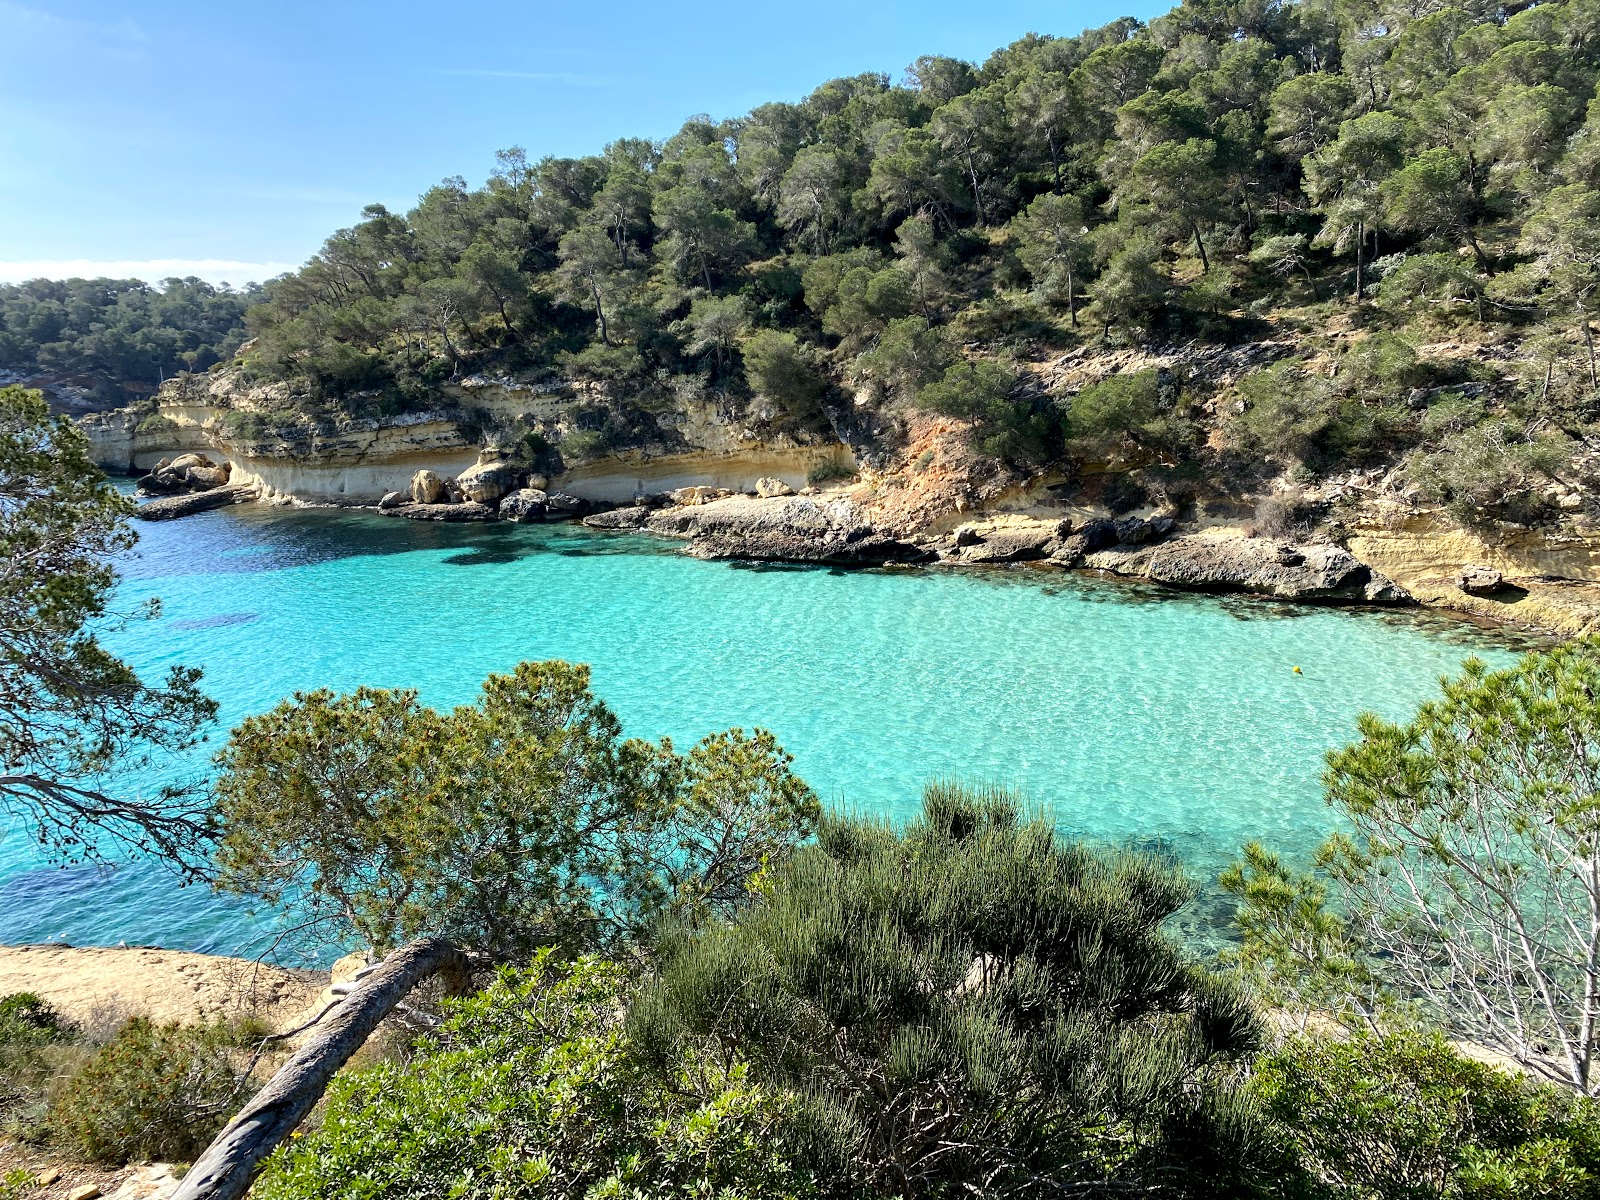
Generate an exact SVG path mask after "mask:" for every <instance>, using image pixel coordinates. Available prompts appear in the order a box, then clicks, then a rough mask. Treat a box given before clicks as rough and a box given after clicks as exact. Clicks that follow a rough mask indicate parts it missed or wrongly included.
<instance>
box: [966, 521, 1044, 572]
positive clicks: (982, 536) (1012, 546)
mask: <svg viewBox="0 0 1600 1200" xmlns="http://www.w3.org/2000/svg"><path fill="white" fill-rule="evenodd" d="M964 528H966V529H970V526H968V527H964ZM962 532H963V530H959V529H958V530H957V531H956V540H957V542H958V543H961V534H962ZM1056 540H1057V539H1056V535H1055V530H1054V529H1053V528H1051V527H1050V526H1048V525H1015V526H1005V525H1002V526H999V527H998V528H992V529H984V530H981V531H976V540H974V541H968V542H966V543H964V544H961V548H960V549H959V550H958V551H957V552H956V557H957V558H958V559H959V560H960V561H962V562H969V563H1008V562H1027V561H1029V560H1031V559H1036V558H1043V557H1044V556H1045V554H1046V548H1047V547H1049V546H1051V544H1052V543H1054V542H1055V541H1056Z"/></svg>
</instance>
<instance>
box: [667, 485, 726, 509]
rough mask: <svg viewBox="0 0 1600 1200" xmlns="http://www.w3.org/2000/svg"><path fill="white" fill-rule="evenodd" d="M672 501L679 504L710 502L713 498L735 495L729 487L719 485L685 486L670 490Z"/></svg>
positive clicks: (718, 498) (721, 498)
mask: <svg viewBox="0 0 1600 1200" xmlns="http://www.w3.org/2000/svg"><path fill="white" fill-rule="evenodd" d="M668 495H670V496H671V497H672V502H673V503H674V504H678V505H686V504H710V503H711V502H712V501H713V500H725V499H727V498H728V497H729V496H731V495H733V493H732V492H730V491H729V490H728V489H727V488H719V487H685V488H679V489H678V490H677V491H675V492H669V493H668Z"/></svg>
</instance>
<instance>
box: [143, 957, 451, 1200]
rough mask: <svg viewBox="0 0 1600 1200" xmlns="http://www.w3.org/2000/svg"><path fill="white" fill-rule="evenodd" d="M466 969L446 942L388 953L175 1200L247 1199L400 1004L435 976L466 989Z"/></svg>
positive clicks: (224, 1135) (232, 1126) (205, 1157)
mask: <svg viewBox="0 0 1600 1200" xmlns="http://www.w3.org/2000/svg"><path fill="white" fill-rule="evenodd" d="M467 970H468V969H467V960H466V956H465V955H463V954H462V953H461V951H460V950H458V949H457V948H456V946H455V944H454V943H453V942H449V941H446V940H445V939H444V938H422V939H421V940H419V941H415V942H412V943H410V944H409V945H406V946H402V947H401V948H400V949H398V950H396V951H395V952H394V953H393V954H391V955H389V957H388V958H386V959H385V960H384V961H383V963H382V964H381V965H380V966H379V967H378V968H377V970H375V971H373V972H372V974H370V975H368V976H367V977H366V978H365V979H363V980H362V981H361V984H360V986H358V987H357V988H356V989H355V991H353V992H351V993H350V994H349V995H348V996H346V997H345V998H344V999H343V1000H341V1001H340V1002H339V1003H338V1004H337V1005H336V1006H335V1007H334V1008H333V1010H332V1011H331V1012H330V1014H329V1015H328V1016H327V1017H326V1018H325V1021H326V1024H325V1025H324V1026H323V1028H322V1030H321V1032H319V1033H317V1034H315V1035H314V1036H313V1037H312V1038H311V1039H310V1040H309V1041H307V1042H306V1044H305V1045H304V1046H302V1047H301V1048H300V1049H299V1051H297V1052H296V1053H295V1055H294V1056H293V1057H292V1058H290V1059H289V1061H288V1062H286V1063H284V1064H283V1066H282V1067H280V1068H278V1072H277V1074H275V1075H274V1076H273V1077H272V1079H271V1081H270V1082H269V1083H268V1084H267V1086H266V1087H264V1088H263V1089H262V1090H261V1092H260V1093H259V1094H258V1095H257V1096H256V1097H255V1099H253V1100H251V1101H250V1103H249V1104H246V1105H245V1106H244V1108H243V1109H241V1110H240V1112H239V1115H238V1116H236V1117H234V1119H233V1120H231V1121H229V1122H228V1125H227V1128H225V1129H224V1130H223V1131H222V1132H221V1133H219V1134H218V1135H217V1137H216V1140H215V1141H213V1142H212V1143H211V1145H209V1146H207V1147H206V1151H205V1153H204V1154H202V1155H201V1156H200V1158H199V1160H198V1161H196V1162H195V1164H194V1166H193V1167H192V1168H191V1169H190V1171H189V1173H188V1174H187V1175H185V1176H184V1177H183V1182H182V1183H181V1184H179V1186H178V1190H177V1191H176V1192H174V1193H173V1197H172V1200H236V1198H237V1197H239V1196H243V1195H244V1194H245V1192H247V1191H249V1189H250V1184H251V1183H252V1182H254V1180H255V1176H256V1171H257V1169H258V1168H259V1167H260V1165H261V1162H262V1160H263V1159H265V1158H266V1157H267V1155H269V1154H271V1153H272V1151H273V1150H274V1149H276V1148H277V1146H278V1143H280V1142H282V1141H283V1140H284V1139H285V1138H287V1137H288V1136H289V1134H290V1133H292V1132H293V1131H294V1128H295V1126H297V1125H299V1124H300V1122H301V1121H303V1120H304V1119H305V1117H306V1114H307V1113H309V1112H310V1111H311V1110H312V1109H313V1108H315V1107H316V1103H317V1101H318V1100H320V1099H321V1098H322V1093H323V1092H324V1091H326V1090H327V1087H328V1083H329V1081H330V1080H332V1079H333V1076H334V1072H336V1071H337V1070H338V1069H339V1068H340V1067H342V1066H344V1064H345V1063H346V1062H347V1061H349V1058H350V1056H351V1055H352V1054H354V1053H355V1052H356V1051H357V1050H359V1049H360V1048H361V1045H362V1043H364V1042H365V1041H366V1040H367V1038H368V1037H369V1036H371V1034H372V1031H373V1030H374V1029H376V1028H377V1027H378V1023H379V1022H380V1021H382V1020H383V1019H384V1017H386V1016H388V1015H389V1013H390V1012H391V1011H393V1009H394V1007H395V1005H397V1004H399V1003H400V1001H402V1000H403V999H405V997H406V995H407V994H408V993H409V992H410V991H411V989H412V988H414V987H416V986H417V984H419V983H421V982H422V981H423V980H424V979H426V978H428V976H430V975H434V974H438V975H442V976H443V977H444V979H445V982H446V986H447V987H449V988H450V989H451V990H454V991H459V990H462V989H463V988H464V986H465V983H466V979H467Z"/></svg>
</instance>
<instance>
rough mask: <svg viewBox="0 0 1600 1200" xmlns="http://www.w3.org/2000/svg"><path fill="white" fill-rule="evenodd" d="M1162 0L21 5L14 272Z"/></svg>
mask: <svg viewBox="0 0 1600 1200" xmlns="http://www.w3.org/2000/svg"><path fill="white" fill-rule="evenodd" d="M1166 7H1168V6H1167V5H1166V4H1160V5H1159V6H1158V5H1157V4H1153V3H1150V2H1149V0H1142V2H1135V3H1121V2H1118V0H1074V2H1070V3H1060V2H1057V3H1041V2H1035V0H979V2H978V3H972V2H971V0H965V2H962V3H956V2H953V0H923V2H922V3H902V2H899V0H894V2H879V0H854V2H850V0H804V2H802V3H797V4H781V5H773V4H762V3H759V0H757V2H751V0H743V2H741V3H730V2H725V0H701V2H697V3H690V4H674V5H666V4H646V3H640V2H637V0H607V2H601V0H555V2H552V0H541V2H537V3H522V4H516V3H506V2H497V3H478V2H474V0H455V2H454V3H445V2H441V0H433V2H431V3H420V2H416V0H389V2H387V3H367V2H342V0H322V2H320V3H314V2H306V0H269V2H265V3H263V2H261V0H205V2H202V0H160V2H153V3H152V2H148V0H146V2H140V0H123V2H122V3H110V2H104V0H81V2H75V0H18V2H13V0H0V282H8V281H13V280H15V279H18V278H23V277H33V276H38V275H46V276H51V277H60V276H64V275H68V274H100V273H110V274H117V275H140V276H144V277H160V276H163V275H169V274H186V273H191V272H192V273H194V274H199V275H202V276H204V277H207V278H211V279H215V280H220V279H227V280H230V281H232V282H234V283H240V282H243V281H244V280H247V279H255V278H263V277H266V276H268V275H272V274H276V273H277V272H279V271H282V270H284V269H286V268H288V267H290V266H294V265H298V264H299V263H301V262H303V261H304V260H305V259H306V258H307V257H308V256H309V255H310V254H312V253H313V252H314V251H315V250H316V249H317V247H318V246H319V245H320V244H321V242H322V239H323V238H324V237H325V236H326V235H327V234H328V233H329V232H331V231H332V230H334V229H336V228H338V227H339V226H341V225H348V224H350V223H351V222H352V221H354V220H355V219H356V218H357V217H358V215H359V213H360V210H361V207H362V206H363V205H364V204H368V203H370V202H373V201H381V202H383V203H385V204H387V205H389V206H390V207H392V208H396V209H402V210H403V209H405V208H407V207H409V206H410V204H411V203H412V201H414V200H415V198H416V196H417V195H418V193H420V192H421V191H423V190H424V189H425V188H427V187H428V186H429V185H431V184H433V183H435V182H437V181H438V180H439V179H441V178H444V177H446V176H449V175H457V174H459V175H463V176H465V177H466V178H467V180H468V181H469V182H470V183H473V184H476V183H479V182H481V180H482V179H483V177H484V175H485V174H486V173H487V172H488V170H489V168H490V167H491V166H492V165H493V161H494V157H493V156H494V151H495V150H497V149H499V148H502V147H505V146H511V145H521V146H524V147H525V148H526V149H527V150H528V153H529V156H530V157H532V158H538V157H540V156H542V155H544V154H582V153H590V152H594V151H597V150H598V149H599V148H600V147H601V146H602V145H604V144H605V143H606V142H607V141H610V140H611V139H613V138H615V137H619V136H649V137H663V136H666V135H669V134H671V133H672V132H673V131H674V130H675V129H677V128H678V126H679V125H680V124H681V123H682V121H683V119H684V118H685V117H687V116H689V115H691V114H693V113H700V112H705V113H710V114H711V115H712V116H715V117H727V116H736V115H738V114H740V113H743V112H745V111H747V110H748V109H749V108H751V107H752V106H753V105H756V104H760V103H762V102H764V101H767V100H778V99H798V98H800V97H801V96H803V95H805V94H806V93H807V92H808V91H810V90H811V89H812V88H813V87H815V86H816V85H817V84H819V83H821V82H822V81H824V80H826V79H830V78H832V77H834V76H837V75H847V74H855V73H857V72H860V71H869V70H878V71H887V72H890V73H891V74H892V75H893V76H894V77H896V78H898V77H899V75H900V73H901V71H902V70H903V68H904V67H905V66H906V64H907V63H909V62H911V61H912V59H914V58H916V57H917V56H918V55H919V54H927V53H937V54H951V55H956V56H958V57H962V58H968V59H973V60H979V61H981V60H982V59H983V58H984V57H985V56H987V54H988V53H989V52H990V51H991V50H993V49H995V48H996V47H998V46H1001V45H1004V44H1005V43H1007V42H1009V41H1012V40H1014V39H1015V38H1017V37H1020V36H1021V35H1022V34H1024V33H1027V32H1029V31H1037V32H1040V33H1055V34H1071V33H1076V32H1078V31H1079V30H1081V29H1083V28H1085V27H1089V26H1096V25H1101V24H1104V23H1105V22H1107V21H1109V20H1112V19H1113V18H1115V17H1117V16H1120V15H1123V14H1125V13H1131V14H1132V15H1134V16H1137V17H1141V18H1146V19H1148V18H1149V17H1151V16H1153V15H1155V14H1156V13H1157V12H1159V11H1164V9H1165V8H1166Z"/></svg>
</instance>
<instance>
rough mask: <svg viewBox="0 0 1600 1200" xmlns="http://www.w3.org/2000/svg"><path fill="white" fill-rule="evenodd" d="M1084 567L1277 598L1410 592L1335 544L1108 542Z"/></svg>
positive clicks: (1387, 600)
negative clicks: (1127, 544)
mask: <svg viewBox="0 0 1600 1200" xmlns="http://www.w3.org/2000/svg"><path fill="white" fill-rule="evenodd" d="M1084 565H1085V566H1088V567H1092V568H1095V569H1097V570H1102V571H1110V572H1112V573H1114V574H1117V575H1125V576H1130V577H1133V578H1136V579H1149V580H1151V581H1153V582H1155V583H1164V584H1167V585H1169V586H1171V587H1179V588H1190V589H1193V590H1196V591H1213V592H1248V593H1250V594H1252V595H1258V596H1274V597H1277V598H1278V599H1282V600H1299V601H1313V602H1322V603H1330V602H1332V603H1347V604H1408V603H1410V602H1411V594H1410V593H1409V592H1407V591H1406V590H1405V589H1404V588H1402V587H1400V586H1399V585H1397V584H1396V583H1394V582H1393V581H1392V580H1390V579H1389V578H1388V577H1387V576H1384V575H1382V574H1380V573H1379V572H1377V571H1374V570H1372V568H1370V567H1368V566H1367V565H1366V564H1365V563H1363V562H1361V561H1359V560H1358V559H1357V558H1356V557H1355V556H1354V555H1353V554H1351V553H1350V552H1349V551H1348V550H1346V549H1344V548H1343V547H1341V546H1335V545H1333V544H1331V543H1313V544H1311V545H1296V544H1294V543H1292V542H1280V541H1275V540H1273V539H1271V538H1251V537H1236V536H1219V535H1211V534H1205V533H1195V534H1188V535H1185V536H1183V537H1176V538H1173V539H1172V540H1170V541H1166V542H1162V543H1160V544H1157V545H1145V546H1113V547H1110V548H1108V549H1105V550H1097V551H1095V552H1094V553H1092V554H1089V555H1087V556H1086V557H1085V558H1084Z"/></svg>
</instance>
